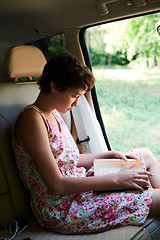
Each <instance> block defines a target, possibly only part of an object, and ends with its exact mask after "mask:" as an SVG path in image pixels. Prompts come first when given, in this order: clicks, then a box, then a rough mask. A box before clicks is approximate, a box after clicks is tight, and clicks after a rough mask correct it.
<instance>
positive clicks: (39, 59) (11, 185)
mask: <svg viewBox="0 0 160 240" xmlns="http://www.w3.org/2000/svg"><path fill="white" fill-rule="evenodd" d="M45 63H46V59H45V57H44V55H43V54H42V52H41V51H40V50H39V49H38V48H36V47H33V46H19V47H14V48H10V49H9V50H8V52H7V54H6V57H5V60H4V65H3V76H4V77H5V78H6V79H5V81H4V79H2V81H1V82H0V228H2V227H4V224H5V222H6V220H7V219H9V218H23V217H25V216H27V215H28V214H30V212H31V210H30V207H29V201H28V200H27V198H28V194H27V192H26V189H25V188H24V187H23V184H22V183H21V181H20V179H19V174H18V171H17V168H16V165H15V162H14V153H13V150H12V145H11V128H12V125H13V123H14V121H15V119H16V117H17V115H18V113H19V112H20V111H21V109H23V108H24V107H25V106H26V105H28V104H30V103H32V102H33V101H34V100H35V99H36V97H37V95H38V93H39V88H38V85H37V84H35V83H32V79H33V77H39V76H41V73H42V69H43V67H44V65H45ZM19 78H27V79H28V81H29V83H27V84H17V83H16V82H18V79H19ZM15 80H16V82H15Z"/></svg>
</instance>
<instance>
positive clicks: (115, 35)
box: [86, 13, 160, 67]
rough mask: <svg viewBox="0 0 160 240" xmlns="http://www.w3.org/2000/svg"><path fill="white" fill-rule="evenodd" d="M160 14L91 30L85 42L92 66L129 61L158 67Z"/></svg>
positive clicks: (126, 62) (87, 33)
mask: <svg viewBox="0 0 160 240" xmlns="http://www.w3.org/2000/svg"><path fill="white" fill-rule="evenodd" d="M159 20H160V13H154V14H151V15H145V16H141V17H136V18H132V19H128V20H123V21H119V22H113V23H109V24H105V25H101V26H96V27H92V28H89V29H88V30H87V31H86V42H87V46H88V49H89V53H90V56H91V60H92V63H93V65H100V64H102V63H103V64H107V65H111V64H120V65H125V64H129V63H130V62H131V63H132V64H133V62H137V63H138V64H140V63H141V64H143V67H153V66H157V65H158V64H159V62H158V56H159V55H160V47H159V46H160V44H159V42H160V38H159V36H158V34H157V31H156V25H157V23H158V22H159Z"/></svg>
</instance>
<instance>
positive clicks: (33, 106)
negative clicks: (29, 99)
mask: <svg viewBox="0 0 160 240" xmlns="http://www.w3.org/2000/svg"><path fill="white" fill-rule="evenodd" d="M28 109H34V110H36V111H37V112H38V113H39V114H40V115H41V116H42V118H43V120H44V123H45V125H46V127H47V130H48V131H49V125H48V122H47V118H46V116H45V115H44V114H43V112H42V111H41V110H40V109H39V108H38V107H37V106H35V105H33V104H31V105H28V106H26V107H25V108H23V110H22V111H21V112H20V113H19V115H18V117H17V119H16V121H17V120H18V118H19V117H20V116H21V115H22V114H23V113H24V112H25V111H26V110H28Z"/></svg>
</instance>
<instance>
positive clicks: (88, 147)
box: [72, 95, 108, 153]
mask: <svg viewBox="0 0 160 240" xmlns="http://www.w3.org/2000/svg"><path fill="white" fill-rule="evenodd" d="M72 115H73V119H74V122H75V126H76V130H77V134H78V139H77V144H81V145H82V146H83V152H84V153H95V152H105V151H108V149H107V146H106V142H105V140H104V137H103V134H102V130H101V127H100V124H99V122H98V120H97V118H96V116H95V114H94V113H93V111H92V109H91V107H90V105H89V103H88V101H87V99H86V97H85V96H84V95H83V96H81V97H80V98H79V104H78V107H74V108H73V109H72Z"/></svg>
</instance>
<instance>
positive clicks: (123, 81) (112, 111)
mask: <svg viewBox="0 0 160 240" xmlns="http://www.w3.org/2000/svg"><path fill="white" fill-rule="evenodd" d="M93 73H94V76H95V77H96V91H97V95H98V99H99V103H100V108H101V112H102V117H103V120H104V125H105V128H106V131H107V133H108V136H109V138H110V141H111V144H112V146H113V148H114V149H116V150H122V151H128V150H129V149H131V148H137V147H148V148H150V149H151V150H152V152H153V153H154V154H155V155H156V157H157V158H158V159H159V161H160V72H158V70H157V71H155V70H154V71H153V70H150V71H149V70H148V71H142V70H133V69H123V68H121V69H120V68H115V69H104V68H93Z"/></svg>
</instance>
